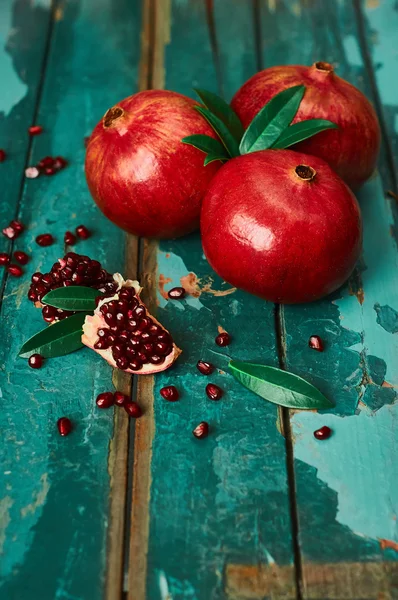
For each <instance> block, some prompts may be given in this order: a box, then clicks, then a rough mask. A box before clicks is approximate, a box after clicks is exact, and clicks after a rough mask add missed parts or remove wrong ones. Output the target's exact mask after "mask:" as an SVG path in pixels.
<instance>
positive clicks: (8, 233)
mask: <svg viewBox="0 0 398 600" xmlns="http://www.w3.org/2000/svg"><path fill="white" fill-rule="evenodd" d="M24 229H25V227H24V225H23V224H22V223H21V221H16V220H13V221H11V222H10V224H9V225H8V227H5V228H4V229H3V235H5V237H7V238H8V239H9V240H14V239H15V238H17V237H18V236H20V235H21V233H22V232H23V230H24Z"/></svg>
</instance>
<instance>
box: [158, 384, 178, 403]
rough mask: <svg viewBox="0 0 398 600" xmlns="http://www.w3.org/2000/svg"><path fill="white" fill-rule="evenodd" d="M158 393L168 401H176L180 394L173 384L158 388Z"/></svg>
mask: <svg viewBox="0 0 398 600" xmlns="http://www.w3.org/2000/svg"><path fill="white" fill-rule="evenodd" d="M160 395H161V396H162V397H163V398H164V399H165V400H168V401H169V402H176V401H177V400H179V398H180V394H179V393H178V390H177V388H176V386H175V385H167V386H166V387H163V388H162V389H161V390H160Z"/></svg>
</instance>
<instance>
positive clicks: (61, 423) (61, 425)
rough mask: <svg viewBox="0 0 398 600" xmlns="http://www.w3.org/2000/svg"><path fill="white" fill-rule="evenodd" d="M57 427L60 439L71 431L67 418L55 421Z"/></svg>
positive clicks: (70, 424)
mask: <svg viewBox="0 0 398 600" xmlns="http://www.w3.org/2000/svg"><path fill="white" fill-rule="evenodd" d="M57 427H58V431H59V434H60V435H62V437H65V436H66V435H69V434H70V432H71V430H72V423H71V422H70V419H68V417H61V418H60V419H58V421H57Z"/></svg>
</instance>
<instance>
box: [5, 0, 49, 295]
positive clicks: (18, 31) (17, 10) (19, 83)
mask: <svg viewBox="0 0 398 600" xmlns="http://www.w3.org/2000/svg"><path fill="white" fill-rule="evenodd" d="M50 6H51V2H50V0H44V1H43V2H40V3H36V2H33V3H21V2H15V1H14V0H4V1H3V2H2V3H1V6H0V74H1V80H2V82H3V85H2V89H1V94H0V148H1V149H3V150H4V151H5V152H6V155H7V158H6V161H5V162H4V163H2V164H1V165H0V176H1V202H0V224H1V228H0V230H1V229H2V228H3V227H5V226H7V225H8V223H9V222H10V220H11V219H13V218H14V217H15V215H16V212H17V210H18V208H17V207H18V202H19V199H20V191H21V185H22V181H23V179H24V167H25V163H26V160H27V158H28V152H29V147H30V138H29V135H28V127H29V126H30V125H32V124H33V121H34V119H35V112H36V108H37V102H38V98H39V96H40V90H41V70H42V67H43V64H44V61H45V57H46V48H47V44H48V41H49V39H50V37H51V32H52V18H51V10H50ZM11 248H12V243H11V242H10V240H8V239H7V238H5V237H3V236H1V238H0V252H10V250H11ZM5 274H6V271H5V269H1V271H0V289H2V288H3V284H4V278H5Z"/></svg>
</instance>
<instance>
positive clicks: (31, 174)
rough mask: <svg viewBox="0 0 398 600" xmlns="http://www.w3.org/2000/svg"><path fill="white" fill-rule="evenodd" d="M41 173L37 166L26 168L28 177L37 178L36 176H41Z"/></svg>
mask: <svg viewBox="0 0 398 600" xmlns="http://www.w3.org/2000/svg"><path fill="white" fill-rule="evenodd" d="M39 175H40V171H39V169H38V168H37V167H27V168H26V169H25V177H27V178H28V179H36V177H39Z"/></svg>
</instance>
